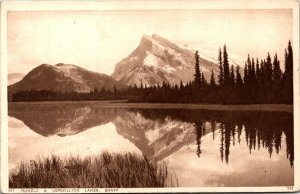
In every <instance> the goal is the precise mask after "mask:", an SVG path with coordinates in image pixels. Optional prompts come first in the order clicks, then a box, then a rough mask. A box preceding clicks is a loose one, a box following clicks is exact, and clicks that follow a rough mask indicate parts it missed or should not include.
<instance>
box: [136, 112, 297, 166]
mask: <svg viewBox="0 0 300 194" xmlns="http://www.w3.org/2000/svg"><path fill="white" fill-rule="evenodd" d="M131 111H137V112H139V113H141V114H142V115H143V116H144V117H145V118H147V119H162V120H164V119H165V118H166V117H169V118H171V119H173V120H179V121H183V122H191V123H193V124H194V125H195V136H196V144H197V150H196V154H197V156H198V157H200V156H201V138H202V136H203V135H205V130H206V128H207V127H210V128H211V132H212V138H213V140H215V133H216V131H217V129H219V133H220V140H219V141H220V158H221V160H222V161H225V162H226V163H228V162H229V156H230V146H231V145H232V146H235V145H236V143H238V144H240V143H241V135H242V132H244V134H245V140H246V143H247V146H248V148H249V154H251V152H252V151H253V150H256V149H258V150H260V149H262V148H264V149H267V150H268V152H269V155H270V157H272V154H273V152H276V153H277V154H278V153H279V150H280V149H281V138H282V134H283V133H284V135H285V137H286V149H287V150H286V153H287V158H288V159H289V161H290V165H291V166H293V162H294V139H293V115H292V114H291V113H286V112H257V111H211V110H170V109H161V110H157V109H156V110H151V109H150V110H149V109H148V110H144V109H136V110H131ZM206 123H209V124H208V125H207V124H206ZM236 141H237V142H236ZM231 142H232V143H231Z"/></svg>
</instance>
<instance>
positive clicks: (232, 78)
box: [230, 65, 235, 86]
mask: <svg viewBox="0 0 300 194" xmlns="http://www.w3.org/2000/svg"><path fill="white" fill-rule="evenodd" d="M234 84H235V77H234V68H233V65H231V69H230V85H232V86H234Z"/></svg>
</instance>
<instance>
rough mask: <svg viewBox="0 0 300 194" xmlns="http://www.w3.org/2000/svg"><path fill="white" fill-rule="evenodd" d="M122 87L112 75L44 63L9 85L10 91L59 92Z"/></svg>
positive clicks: (69, 65) (68, 65) (74, 66)
mask: <svg viewBox="0 0 300 194" xmlns="http://www.w3.org/2000/svg"><path fill="white" fill-rule="evenodd" d="M114 86H116V87H117V88H120V87H122V86H121V84H119V83H118V82H117V81H116V80H114V79H113V78H112V77H110V76H108V75H105V74H101V73H96V72H92V71H88V70H86V69H84V68H81V67H78V66H76V65H71V64H63V63H59V64H57V65H48V64H42V65H40V66H38V67H36V68H34V69H33V70H31V71H30V72H29V73H28V74H27V75H26V76H25V77H24V78H23V79H22V80H21V81H19V82H17V83H15V84H13V85H11V86H9V91H10V92H17V91H21V90H23V91H24V90H31V89H34V90H52V91H59V92H68V91H75V92H90V91H93V90H94V88H97V89H100V88H101V87H104V88H105V89H107V90H113V87H114Z"/></svg>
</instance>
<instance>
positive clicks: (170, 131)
mask: <svg viewBox="0 0 300 194" xmlns="http://www.w3.org/2000/svg"><path fill="white" fill-rule="evenodd" d="M102 104H103V103H83V102H81V103H75V102H74V103H63V102H61V103H12V104H9V110H8V115H9V118H8V129H9V132H8V134H9V167H10V169H12V168H14V167H16V166H17V165H18V164H19V163H20V162H21V161H24V162H26V161H30V160H32V159H36V158H37V156H48V155H51V154H55V155H59V156H63V157H65V156H69V155H73V156H74V155H75V156H76V155H78V156H80V157H84V156H89V155H96V154H99V153H101V152H102V151H104V150H107V151H109V152H135V153H140V154H144V155H146V156H148V157H149V158H150V159H151V160H153V161H165V162H166V163H167V165H168V168H169V169H170V171H171V172H172V173H174V174H175V175H176V177H177V179H178V183H179V186H182V187H183V186H184V187H186V186H190V187H194V186H197V187H201V186H288V185H294V178H293V177H294V167H293V162H294V149H293V146H294V142H293V115H292V113H284V112H252V111H244V112H241V111H211V110H186V109H180V110H177V109H132V108H131V109H126V108H109V107H107V106H105V107H103V106H102Z"/></svg>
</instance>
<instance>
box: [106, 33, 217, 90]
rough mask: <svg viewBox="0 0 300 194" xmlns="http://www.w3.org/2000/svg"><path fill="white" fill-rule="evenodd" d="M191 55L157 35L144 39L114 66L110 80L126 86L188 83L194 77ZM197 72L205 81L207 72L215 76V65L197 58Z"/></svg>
mask: <svg viewBox="0 0 300 194" xmlns="http://www.w3.org/2000/svg"><path fill="white" fill-rule="evenodd" d="M194 54H195V53H194V52H193V51H191V50H187V49H183V48H180V47H179V46H177V45H176V44H174V43H172V42H171V41H169V40H167V39H164V38H162V37H160V36H159V35H156V34H154V35H152V36H147V35H144V36H143V37H142V39H141V41H140V44H139V45H138V47H137V48H136V49H135V50H134V51H133V52H132V53H131V54H130V55H129V56H128V57H126V58H124V59H122V60H121V61H120V62H118V63H117V64H116V66H115V70H114V72H113V74H112V77H113V78H115V79H116V80H118V81H120V82H122V83H124V84H127V85H133V84H137V85H139V84H140V82H141V81H142V82H143V83H144V84H146V85H148V86H151V85H155V84H157V83H162V82H163V81H164V82H169V83H180V81H183V82H184V83H185V82H188V81H190V80H192V79H193V74H194ZM200 64H201V71H202V72H203V73H204V76H205V77H206V79H207V80H208V79H209V77H210V73H211V70H212V69H213V70H214V71H215V72H218V65H217V64H216V63H215V62H213V61H211V60H208V59H205V58H201V53H200Z"/></svg>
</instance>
